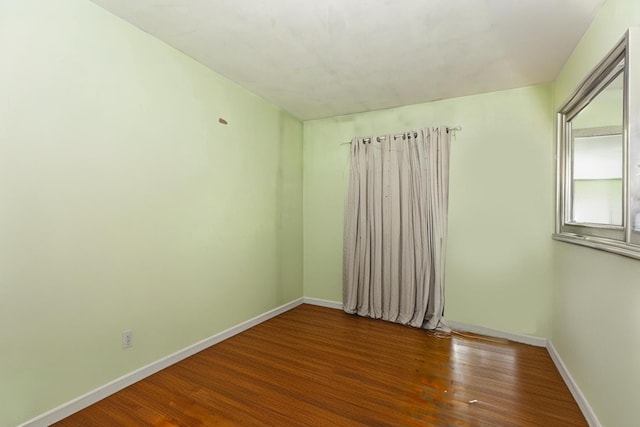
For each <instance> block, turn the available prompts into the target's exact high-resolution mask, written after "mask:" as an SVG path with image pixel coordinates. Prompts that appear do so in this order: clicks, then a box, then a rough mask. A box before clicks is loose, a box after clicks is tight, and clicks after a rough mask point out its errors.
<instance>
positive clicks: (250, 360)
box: [55, 305, 587, 427]
mask: <svg viewBox="0 0 640 427" xmlns="http://www.w3.org/2000/svg"><path fill="white" fill-rule="evenodd" d="M55 425H56V426H58V427H62V426H83V427H88V426H163V427H164V426H418V425H420V426H425V425H426V426H586V425H587V423H586V421H585V419H584V417H583V416H582V414H581V412H580V410H579V408H578V406H577V404H576V403H575V401H574V400H573V398H572V396H571V394H570V392H569V390H568V389H567V387H566V386H565V384H564V382H563V381H562V378H561V377H560V375H559V373H558V372H557V370H556V369H555V366H554V365H553V362H552V361H551V358H550V357H549V355H548V353H547V351H546V349H544V348H537V347H531V346H527V345H524V344H517V343H512V342H508V341H500V340H493V339H491V340H488V339H484V338H482V337H467V336H458V335H453V336H450V337H445V338H442V337H437V336H435V335H434V334H432V333H429V332H427V331H424V330H419V329H414V328H410V327H406V326H401V325H396V324H392V323H388V322H384V321H380V320H372V319H366V318H361V317H357V316H351V315H347V314H345V313H343V312H342V311H339V310H333V309H328V308H323V307H316V306H311V305H302V306H299V307H297V308H295V309H293V310H291V311H289V312H287V313H284V314H282V315H280V316H278V317H276V318H274V319H271V320H269V321H267V322H264V323H262V324H260V325H258V326H256V327H254V328H252V329H250V330H248V331H246V332H244V333H242V334H239V335H236V336H234V337H232V338H230V339H228V340H226V341H224V342H222V343H220V344H217V345H215V346H213V347H211V348H209V349H207V350H204V351H202V352H200V353H198V354H196V355H194V356H192V357H190V358H188V359H186V360H184V361H182V362H180V363H178V364H176V365H173V366H171V367H169V368H167V369H165V370H163V371H161V372H159V373H157V374H155V375H153V376H151V377H148V378H147V379H145V380H143V381H140V382H138V383H136V384H134V385H132V386H130V387H128V388H126V389H125V390H122V391H120V392H119V393H116V394H114V395H113V396H110V397H109V398H107V399H104V400H102V401H100V402H98V403H96V404H95V405H93V406H90V407H89V408H87V409H85V410H83V411H80V412H78V413H76V414H74V415H72V416H71V417H69V418H67V419H65V420H63V421H61V422H59V423H57V424H55Z"/></svg>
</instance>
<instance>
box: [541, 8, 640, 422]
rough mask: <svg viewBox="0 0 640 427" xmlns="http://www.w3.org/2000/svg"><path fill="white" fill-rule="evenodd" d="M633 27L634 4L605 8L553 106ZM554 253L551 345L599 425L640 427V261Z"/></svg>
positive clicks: (577, 251) (562, 78)
mask: <svg viewBox="0 0 640 427" xmlns="http://www.w3.org/2000/svg"><path fill="white" fill-rule="evenodd" d="M636 25H640V2H638V1H637V0H608V1H607V2H606V3H605V4H604V5H603V6H602V8H601V10H600V12H599V13H598V16H597V17H596V19H595V20H594V21H593V23H592V25H591V27H590V28H589V30H588V31H587V32H586V34H585V35H584V37H583V38H582V40H581V42H580V44H579V45H578V46H577V48H576V49H575V51H574V53H573V54H572V55H571V57H570V58H569V60H568V61H567V63H566V65H565V67H564V69H563V70H562V72H561V73H560V75H559V76H558V78H557V79H556V81H555V83H554V87H553V96H554V104H555V106H556V107H559V106H560V105H562V103H564V102H565V100H566V99H567V98H568V96H569V95H570V94H571V92H573V90H575V88H576V87H577V86H578V84H579V83H580V82H581V81H582V79H584V78H585V77H586V75H587V74H588V73H589V71H590V70H591V69H592V68H593V67H594V66H595V65H596V64H597V63H598V62H599V61H600V60H601V59H602V57H604V55H605V54H606V53H607V52H608V51H609V50H610V49H611V48H613V46H614V45H615V44H616V43H617V42H618V41H619V40H620V39H621V38H622V36H623V34H624V32H625V31H626V30H627V28H628V27H631V26H636ZM553 252H554V277H555V286H554V289H555V292H554V297H555V298H554V306H553V334H552V340H553V343H554V346H555V347H556V348H557V350H558V352H559V353H560V355H561V357H562V359H563V361H564V363H565V364H566V366H567V368H568V370H569V371H570V373H571V375H572V376H573V378H574V379H575V381H576V382H577V384H578V386H579V387H580V389H581V391H582V392H583V393H584V395H585V396H586V398H587V400H588V401H589V403H590V405H591V406H592V408H593V409H594V411H595V412H596V414H597V416H598V418H599V420H600V422H601V423H602V425H604V426H612V427H613V426H615V427H626V426H629V427H631V426H637V425H640V413H639V412H638V410H637V408H636V406H637V402H638V401H639V400H640V380H639V379H640V363H638V361H639V360H640V340H639V339H638V337H639V336H640V281H639V280H638V278H639V277H640V262H639V261H637V260H633V259H629V258H624V257H622V256H618V255H613V254H609V253H606V252H601V251H597V250H595V249H589V248H585V247H580V246H576V245H570V244H567V243H561V242H554V245H553Z"/></svg>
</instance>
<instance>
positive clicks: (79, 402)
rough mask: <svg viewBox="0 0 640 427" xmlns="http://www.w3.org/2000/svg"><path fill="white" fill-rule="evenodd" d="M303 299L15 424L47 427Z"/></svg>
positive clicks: (287, 308) (300, 299) (274, 315)
mask: <svg viewBox="0 0 640 427" xmlns="http://www.w3.org/2000/svg"><path fill="white" fill-rule="evenodd" d="M303 301H304V299H303V298H298V299H296V300H294V301H291V302H289V303H287V304H284V305H281V306H280V307H276V308H274V309H273V310H269V311H267V312H266V313H263V314H260V315H258V316H256V317H254V318H252V319H249V320H246V321H244V322H242V323H240V324H238V325H236V326H233V327H231V328H229V329H226V330H224V331H222V332H219V333H217V334H215V335H212V336H211V337H209V338H205V339H203V340H202V341H199V342H197V343H195V344H193V345H190V346H188V347H186V348H184V349H182V350H178V351H177V352H175V353H173V354H170V355H168V356H166V357H163V358H162V359H159V360H157V361H155V362H153V363H150V364H149V365H147V366H143V367H142V368H140V369H137V370H135V371H133V372H130V373H128V374H126V375H124V376H122V377H120V378H117V379H115V380H113V381H111V382H109V383H107V384H105V385H103V386H101V387H98V388H97V389H95V390H93V391H90V392H89V393H87V394H84V395H82V396H80V397H78V398H76V399H73V400H71V401H70V402H67V403H64V404H62V405H60V406H58V407H57V408H54V409H52V410H50V411H48V412H46V413H44V414H42V415H39V416H37V417H36V418H33V419H31V420H29V421H27V422H25V423H23V424H20V425H19V426H18V427H47V426H49V425H51V424H53V423H56V422H58V421H60V420H62V419H64V418H66V417H68V416H69V415H72V414H74V413H76V412H78V411H80V410H82V409H84V408H87V407H88V406H91V405H93V404H94V403H96V402H98V401H100V400H102V399H104V398H105V397H108V396H110V395H112V394H114V393H117V392H118V391H120V390H122V389H124V388H126V387H129V386H130V385H132V384H134V383H136V382H138V381H140V380H142V379H144V378H146V377H148V376H150V375H153V374H155V373H156V372H159V371H161V370H162V369H165V368H167V367H169V366H171V365H173V364H175V363H177V362H180V361H181V360H184V359H186V358H187V357H189V356H193V355H194V354H196V353H198V352H200V351H202V350H204V349H206V348H209V347H211V346H212V345H215V344H218V343H219V342H222V341H224V340H226V339H228V338H231V337H232V336H234V335H237V334H239V333H241V332H244V331H246V330H247V329H249V328H252V327H254V326H256V325H258V324H260V323H262V322H264V321H266V320H269V319H271V318H273V317H276V316H278V315H280V314H282V313H284V312H286V311H289V310H291V309H293V308H295V307H297V306H299V305H300V304H303Z"/></svg>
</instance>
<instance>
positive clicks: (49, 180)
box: [0, 0, 302, 426]
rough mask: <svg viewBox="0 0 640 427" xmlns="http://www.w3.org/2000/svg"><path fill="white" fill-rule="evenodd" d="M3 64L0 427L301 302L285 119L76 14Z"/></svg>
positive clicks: (298, 228) (12, 24) (184, 63)
mask: <svg viewBox="0 0 640 427" xmlns="http://www.w3.org/2000/svg"><path fill="white" fill-rule="evenodd" d="M0 52H1V57H2V60H1V62H2V66H1V67H0V206H1V207H0V426H12V425H16V424H18V423H20V422H23V421H26V420H28V419H30V418H32V417H34V416H37V415H39V414H41V413H43V412H45V411H47V410H49V409H51V408H53V407H55V406H57V405H60V404H62V403H65V402H67V401H69V400H70V399H73V398H76V397H78V396H80V395H82V394H84V393H86V392H88V391H90V390H92V389H94V388H96V387H98V386H101V385H103V384H105V383H107V382H109V381H111V380H113V379H115V378H117V377H119V376H121V375H123V374H126V373H128V372H131V371H133V370H135V369H137V368H140V367H141V366H144V365H146V364H148V363H151V362H153V361H156V360H158V359H159V358H161V357H164V356H166V355H168V354H170V353H172V352H174V351H177V350H179V349H182V348H184V347H186V346H188V345H191V344H193V343H195V342H197V341H198V340H201V339H203V338H206V337H209V336H211V335H213V334H215V333H217V332H220V331H222V330H224V329H226V328H228V327H230V326H233V325H236V324H238V323H240V322H242V321H244V320H247V319H249V318H251V317H253V316H256V315H258V314H261V313H264V312H265V311H268V310H270V309H272V308H274V307H277V306H279V305H281V304H283V303H286V302H288V301H291V300H293V299H295V298H298V297H301V296H302V192H301V190H302V124H301V122H300V121H298V120H297V119H295V118H293V117H291V116H290V115H288V114H287V113H285V112H283V111H281V110H280V109H278V108H276V107H275V106H273V105H271V104H269V103H267V102H266V101H264V100H262V99H260V98H258V97H257V96H255V95H253V94H251V93H249V92H248V91H246V90H244V89H242V88H241V87H239V86H237V85H235V84H234V83H231V82H229V81H228V80H225V79H224V78H222V77H220V76H219V75H217V74H215V73H213V72H212V71H210V70H208V69H207V68H205V67H204V66H202V65H201V64H199V63H197V62H195V61H193V60H192V59H190V58H188V57H186V56H184V55H183V54H181V53H180V52H178V51H176V50H174V49H172V48H170V47H168V46H167V45H165V44H164V43H162V42H160V41H158V40H156V39H154V38H152V37H151V36H149V35H147V34H145V33H143V32H142V31H139V30H137V29H135V28H134V27H132V26H130V25H129V24H127V23H125V22H123V21H121V20H120V19H118V18H115V17H114V16H112V15H110V14H108V13H107V12H105V11H103V10H102V9H100V8H98V7H97V6H95V5H94V4H92V3H90V2H89V1H85V0H59V1H55V2H52V1H47V0H21V1H5V2H0ZM218 117H224V118H225V119H226V120H228V122H229V124H228V125H227V126H223V125H221V124H219V123H218ZM125 328H133V330H134V339H135V345H134V347H133V348H132V349H129V350H122V349H121V348H120V332H121V331H122V330H123V329H125Z"/></svg>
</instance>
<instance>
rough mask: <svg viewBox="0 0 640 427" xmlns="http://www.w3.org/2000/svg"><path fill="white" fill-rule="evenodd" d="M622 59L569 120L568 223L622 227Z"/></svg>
mask: <svg viewBox="0 0 640 427" xmlns="http://www.w3.org/2000/svg"><path fill="white" fill-rule="evenodd" d="M623 67H624V60H623V61H621V62H620V63H619V64H618V65H617V66H616V67H615V68H614V69H613V70H612V72H611V74H610V75H609V76H608V78H607V79H605V80H604V82H605V86H604V87H603V88H602V90H601V91H600V92H599V93H598V94H597V96H595V97H594V98H592V99H591V100H590V102H589V103H588V104H587V105H586V106H585V107H584V108H583V109H582V110H580V111H579V112H578V113H577V114H575V116H574V117H573V118H572V119H571V120H570V121H568V123H567V124H568V125H570V128H569V129H570V132H571V142H572V144H571V145H572V162H571V164H572V171H571V172H572V173H571V189H570V192H571V198H570V200H571V206H570V207H569V208H570V209H569V212H570V218H569V221H570V222H573V223H590V224H604V225H614V226H622V225H623V214H622V212H623V181H622V176H623V174H622V171H623V159H624V158H623V139H622V126H623V121H624V119H623V117H624V116H623V91H622V89H623V86H624V80H623V78H624V73H623V72H622V71H623Z"/></svg>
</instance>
